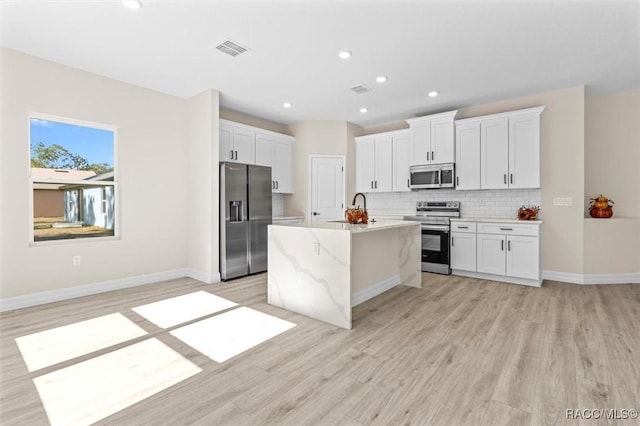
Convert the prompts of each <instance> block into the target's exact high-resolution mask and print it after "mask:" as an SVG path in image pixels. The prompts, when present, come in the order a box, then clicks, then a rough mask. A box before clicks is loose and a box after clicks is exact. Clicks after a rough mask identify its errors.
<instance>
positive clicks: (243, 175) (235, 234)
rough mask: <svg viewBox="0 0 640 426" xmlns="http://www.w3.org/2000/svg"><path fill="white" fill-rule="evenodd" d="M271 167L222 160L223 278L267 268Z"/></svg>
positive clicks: (221, 239) (221, 227) (253, 272)
mask: <svg viewBox="0 0 640 426" xmlns="http://www.w3.org/2000/svg"><path fill="white" fill-rule="evenodd" d="M270 224H271V167H263V166H253V165H248V164H239V163H231V162H222V163H220V278H222V279H223V280H229V279H232V278H237V277H241V276H243V275H248V274H255V273H256V272H263V271H266V270H267V226H269V225H270Z"/></svg>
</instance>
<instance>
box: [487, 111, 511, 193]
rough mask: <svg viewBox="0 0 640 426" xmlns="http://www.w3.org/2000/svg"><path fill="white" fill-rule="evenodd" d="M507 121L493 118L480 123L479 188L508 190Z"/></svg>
mask: <svg viewBox="0 0 640 426" xmlns="http://www.w3.org/2000/svg"><path fill="white" fill-rule="evenodd" d="M508 174H509V120H508V119H506V118H495V119H493V120H485V121H483V122H481V123H480V186H481V188H482V189H502V188H508V187H509V184H508V182H507V175H508Z"/></svg>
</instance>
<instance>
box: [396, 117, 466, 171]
mask: <svg viewBox="0 0 640 426" xmlns="http://www.w3.org/2000/svg"><path fill="white" fill-rule="evenodd" d="M456 115H457V111H450V112H445V113H441V114H434V115H428V116H425V117H418V118H412V119H409V120H405V121H406V122H407V123H409V127H410V143H409V148H410V150H409V152H410V158H409V162H410V164H412V165H414V164H442V163H453V162H454V161H455V142H454V135H455V131H454V121H455V118H456Z"/></svg>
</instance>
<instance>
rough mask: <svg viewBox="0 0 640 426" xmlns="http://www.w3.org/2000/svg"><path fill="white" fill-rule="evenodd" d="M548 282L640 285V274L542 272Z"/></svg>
mask: <svg viewBox="0 0 640 426" xmlns="http://www.w3.org/2000/svg"><path fill="white" fill-rule="evenodd" d="M542 277H543V278H544V279H546V280H552V281H562V282H565V283H572V284H583V285H594V284H640V274H633V273H632V274H574V273H571V272H558V271H542Z"/></svg>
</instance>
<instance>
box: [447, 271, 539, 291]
mask: <svg viewBox="0 0 640 426" xmlns="http://www.w3.org/2000/svg"><path fill="white" fill-rule="evenodd" d="M451 273H452V274H453V275H460V276H463V277H471V278H479V279H483V280H491V281H499V282H503V283H511V284H520V285H528V286H531V287H540V286H541V285H542V280H531V279H527V278H517V277H509V276H507V275H495V274H485V273H484V272H473V271H462V270H459V269H453V270H451Z"/></svg>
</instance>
